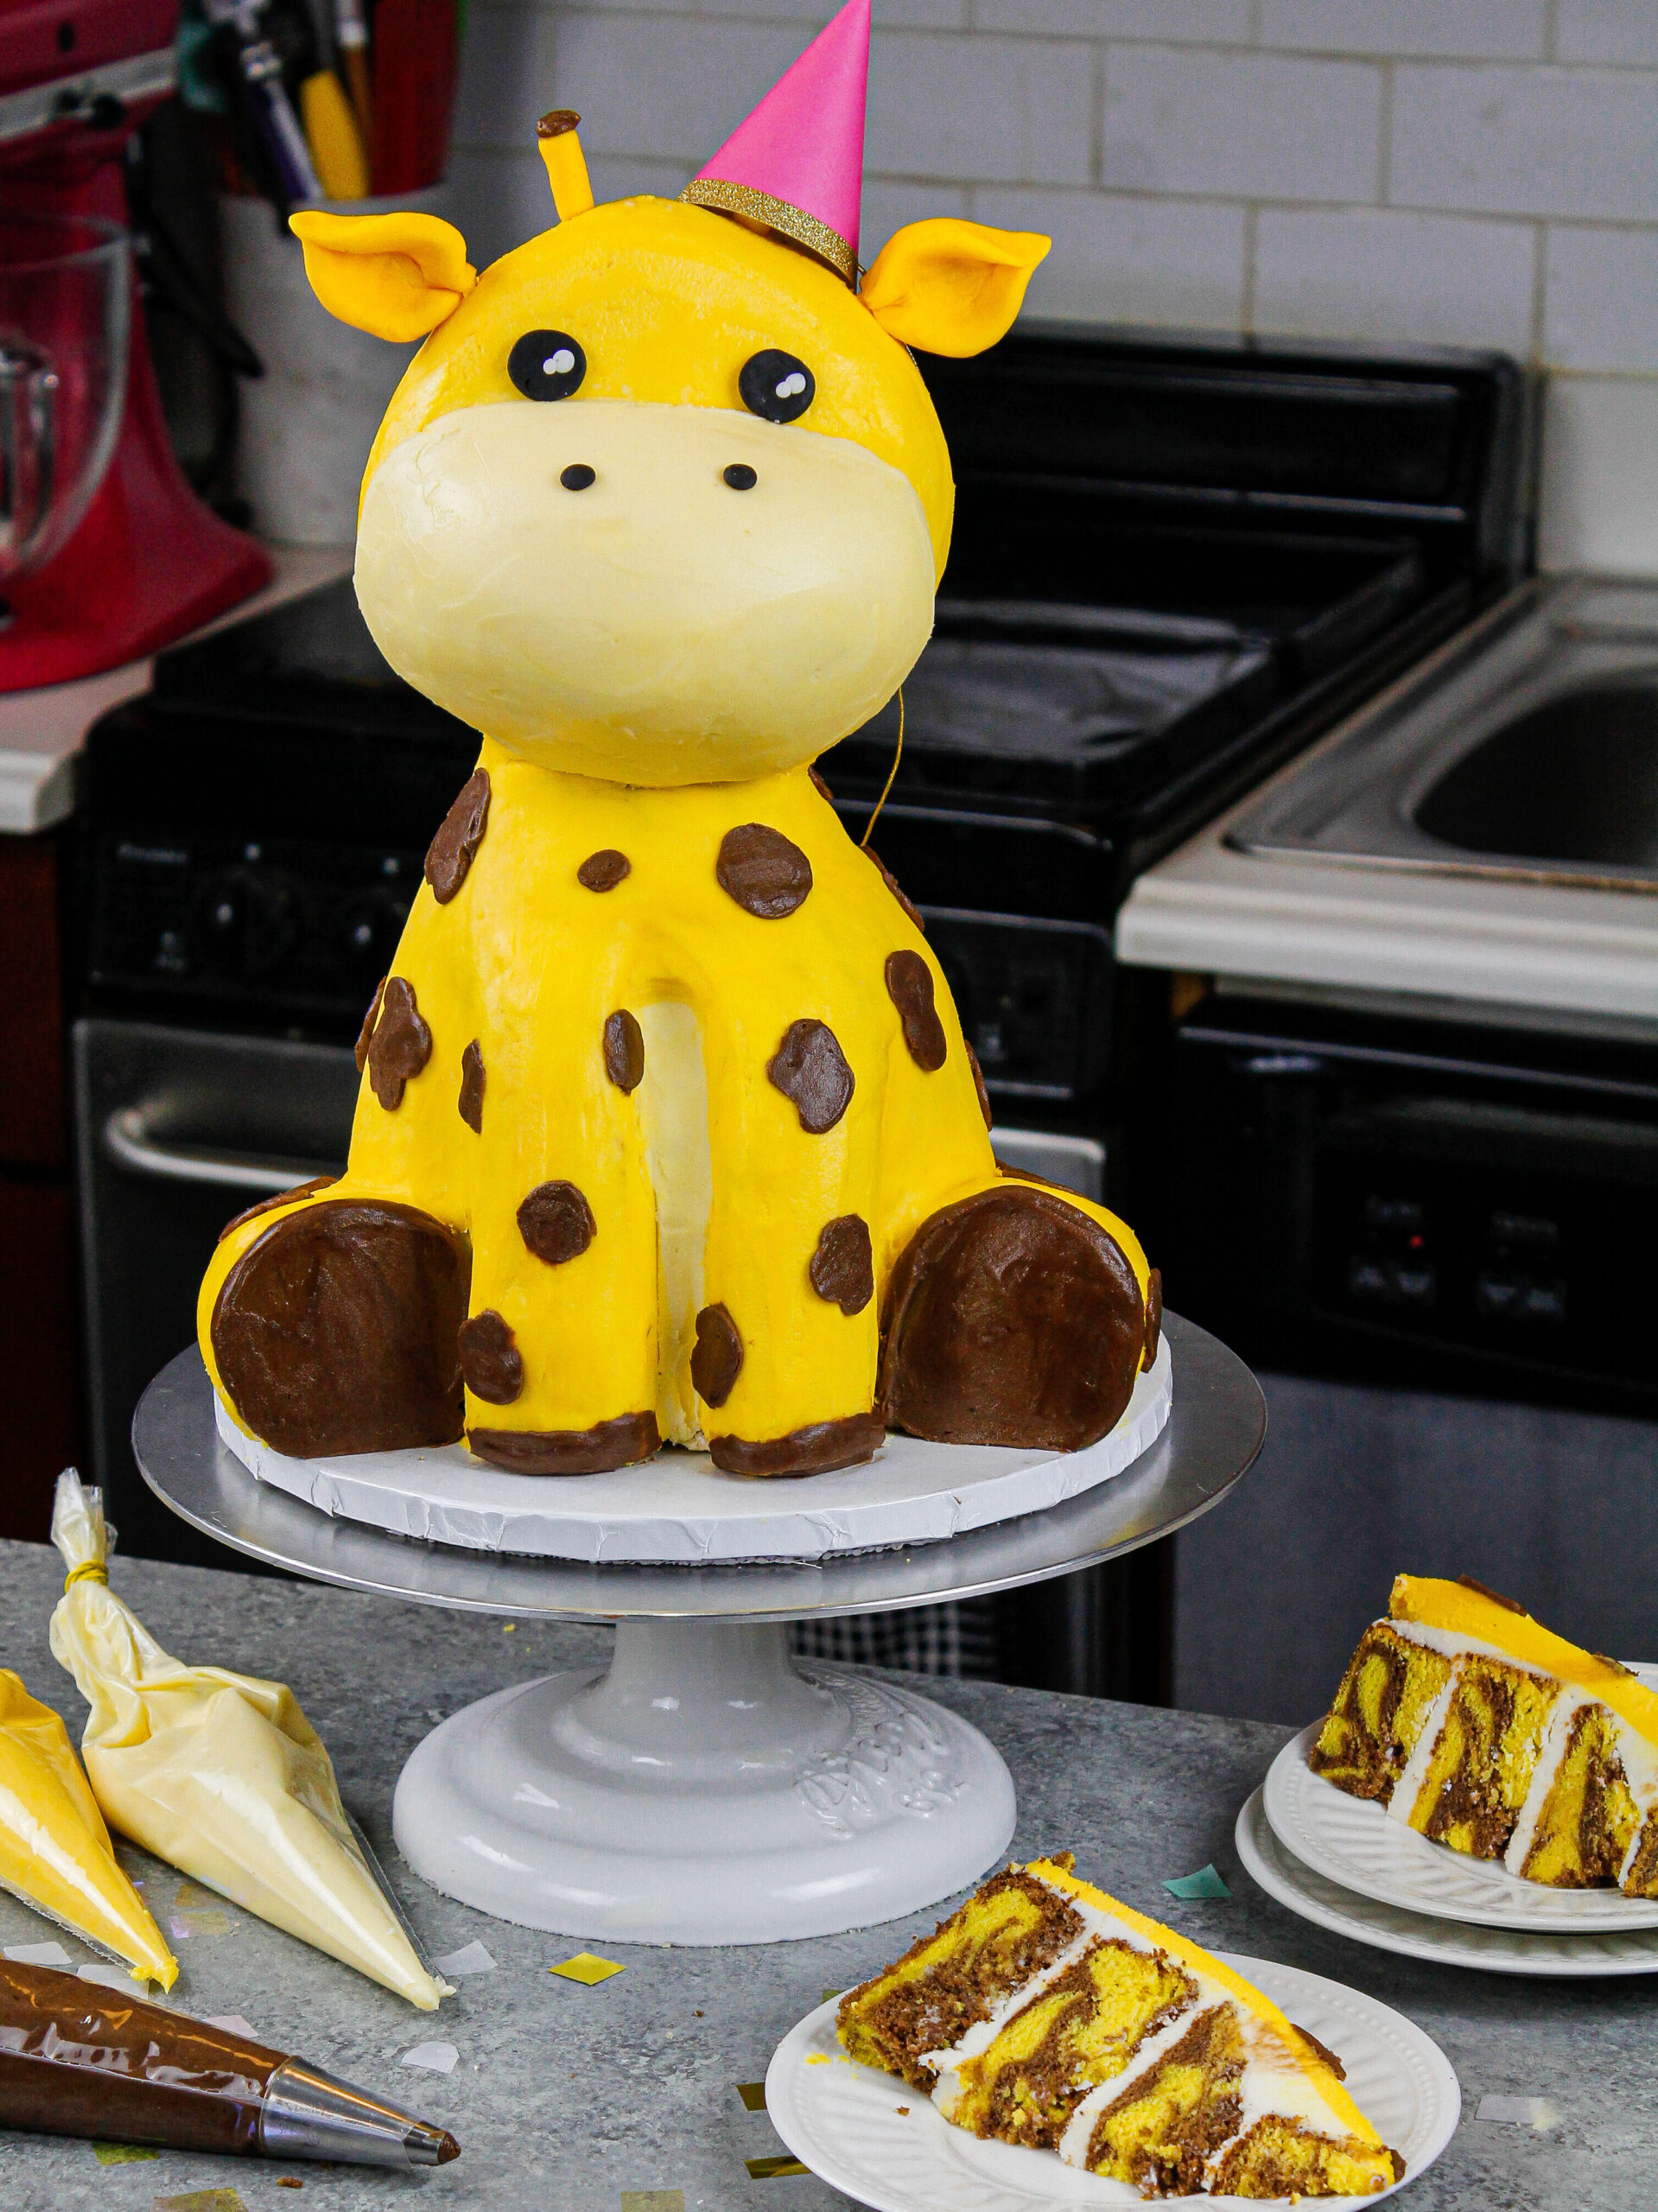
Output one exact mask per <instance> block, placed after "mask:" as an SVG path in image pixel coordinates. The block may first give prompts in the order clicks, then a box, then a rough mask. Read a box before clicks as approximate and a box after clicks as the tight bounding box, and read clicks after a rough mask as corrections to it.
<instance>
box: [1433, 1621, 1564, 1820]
mask: <svg viewBox="0 0 1658 2212" xmlns="http://www.w3.org/2000/svg"><path fill="white" fill-rule="evenodd" d="M1559 1696H1560V1684H1559V1683H1558V1682H1556V1681H1553V1680H1551V1679H1550V1678H1549V1677H1548V1676H1547V1675H1533V1674H1529V1673H1528V1672H1527V1671H1526V1670H1525V1669H1523V1668H1521V1667H1515V1666H1511V1665H1509V1662H1507V1661H1506V1660H1502V1659H1490V1658H1486V1657H1484V1656H1482V1655H1480V1654H1478V1653H1472V1652H1469V1653H1464V1655H1463V1656H1462V1657H1461V1658H1460V1659H1459V1660H1458V1663H1457V1673H1456V1687H1455V1688H1454V1689H1453V1690H1452V1695H1451V1703H1450V1705H1449V1707H1447V1709H1446V1712H1445V1720H1444V1723H1443V1725H1442V1726H1441V1728H1440V1731H1439V1738H1438V1740H1437V1742H1436V1743H1435V1745H1434V1747H1433V1753H1432V1758H1430V1760H1429V1762H1428V1768H1427V1774H1426V1779H1425V1781H1424V1782H1423V1784H1422V1787H1421V1789H1420V1792H1419V1794H1418V1796H1417V1800H1416V1802H1415V1804H1414V1805H1413V1806H1412V1807H1411V1808H1410V1813H1409V1818H1410V1824H1411V1826H1412V1827H1413V1828H1416V1829H1418V1830H1419V1831H1420V1833H1421V1834H1423V1835H1426V1836H1427V1837H1428V1838H1429V1839H1430V1840H1432V1841H1433V1842H1435V1843H1448V1844H1450V1845H1451V1846H1452V1849H1453V1850H1457V1851H1465V1852H1466V1853H1468V1854H1469V1856H1470V1857H1471V1858H1474V1859H1501V1858H1502V1854H1503V1853H1504V1852H1505V1851H1506V1850H1507V1849H1508V1847H1509V1839H1510V1838H1511V1837H1512V1835H1513V1834H1514V1831H1515V1823H1516V1822H1517V1821H1518V1820H1519V1818H1520V1809H1521V1806H1522V1805H1523V1804H1524V1803H1525V1802H1526V1796H1527V1792H1528V1790H1529V1789H1530V1788H1531V1780H1532V1776H1533V1775H1534V1773H1535V1771H1536V1768H1537V1758H1538V1754H1539V1752H1540V1751H1541V1749H1542V1742H1543V1732H1544V1730H1545V1729H1546V1728H1547V1725H1548V1719H1549V1715H1550V1713H1552V1712H1553V1709H1554V1704H1555V1700H1556V1699H1557V1698H1558V1697H1559Z"/></svg>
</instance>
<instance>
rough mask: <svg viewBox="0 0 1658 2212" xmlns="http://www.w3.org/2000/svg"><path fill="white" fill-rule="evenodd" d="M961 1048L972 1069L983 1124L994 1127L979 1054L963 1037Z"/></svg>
mask: <svg viewBox="0 0 1658 2212" xmlns="http://www.w3.org/2000/svg"><path fill="white" fill-rule="evenodd" d="M962 1051H963V1052H965V1053H966V1054H967V1064H968V1065H969V1067H970V1068H971V1069H972V1071H973V1088H974V1089H975V1090H976V1091H977V1092H978V1094H979V1111H980V1113H981V1114H982V1115H983V1116H984V1125H985V1127H986V1128H987V1129H994V1128H995V1126H996V1125H995V1123H994V1122H993V1121H992V1120H991V1118H990V1093H989V1092H988V1090H986V1089H985V1087H984V1071H983V1070H982V1069H981V1067H980V1065H979V1056H978V1054H977V1053H976V1052H975V1051H974V1049H973V1047H972V1046H971V1045H969V1043H968V1041H967V1039H966V1038H965V1037H963V1038H962Z"/></svg>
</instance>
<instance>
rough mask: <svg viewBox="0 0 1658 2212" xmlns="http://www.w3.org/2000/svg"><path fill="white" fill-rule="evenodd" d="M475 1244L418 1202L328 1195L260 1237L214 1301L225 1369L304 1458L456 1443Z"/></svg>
mask: <svg viewBox="0 0 1658 2212" xmlns="http://www.w3.org/2000/svg"><path fill="white" fill-rule="evenodd" d="M471 1281H472V1256H471V1254H470V1252H469V1251H468V1249H467V1244H466V1243H465V1241H464V1239H463V1238H461V1237H460V1236H456V1235H455V1234H454V1232H453V1231H452V1230H448V1229H446V1228H444V1226H443V1224H441V1222H438V1221H434V1220H433V1219H432V1217H431V1216H430V1215H429V1214H424V1213H421V1212H420V1211H417V1210H416V1208H415V1207H414V1206H403V1205H389V1204H384V1203H381V1202H379V1201H365V1200H359V1199H349V1198H346V1199H341V1200H340V1202H339V1203H338V1204H336V1205H329V1204H327V1202H326V1201H325V1202H324V1203H322V1204H321V1205H309V1206H307V1207H305V1208H304V1209H303V1210H302V1211H301V1212H299V1213H294V1214H289V1215H288V1216H287V1217H285V1218H284V1219H283V1220H281V1221H279V1222H278V1223H277V1224H276V1226H275V1228H273V1229H270V1230H267V1231H266V1233H265V1235H264V1236H262V1237H260V1239H259V1241H258V1242H257V1243H256V1244H251V1245H250V1246H249V1248H248V1249H247V1250H246V1251H245V1252H244V1253H243V1255H242V1256H241V1258H240V1259H239V1260H238V1262H237V1263H236V1265H235V1266H234V1267H233V1268H232V1269H231V1271H230V1273H229V1274H228V1275H226V1278H225V1281H224V1284H223V1286H222V1287H221V1288H220V1290H219V1297H218V1300H217V1301H216V1303H215V1305H214V1306H213V1357H214V1359H215V1360H216V1361H217V1362H218V1365H219V1379H220V1381H221V1382H222V1383H223V1384H224V1387H225V1389H226V1391H227V1392H228V1394H229V1395H230V1398H231V1401H232V1403H233V1404H234V1406H235V1408H236V1410H237V1412H238V1414H240V1415H241V1417H242V1419H243V1421H245V1423H246V1424H247V1426H248V1427H250V1428H251V1430H252V1431H253V1433H254V1434H255V1435H256V1436H262V1437H263V1438H264V1440H265V1442H266V1443H267V1444H270V1445H271V1446H274V1447H275V1449H276V1451H278V1452H289V1453H290V1454H291V1455H292V1456H293V1457H295V1459H316V1458H318V1457H320V1456H321V1454H323V1453H325V1452H396V1451H401V1450H405V1449H408V1448H410V1447H411V1446H419V1445H423V1444H453V1443H454V1442H455V1441H456V1440H457V1439H458V1438H459V1437H460V1434H461V1427H462V1421H463V1413H462V1397H461V1354H460V1346H459V1338H460V1330H461V1323H462V1322H463V1321H464V1320H465V1319H466V1318H467V1293H468V1291H469V1289H470V1287H471Z"/></svg>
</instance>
